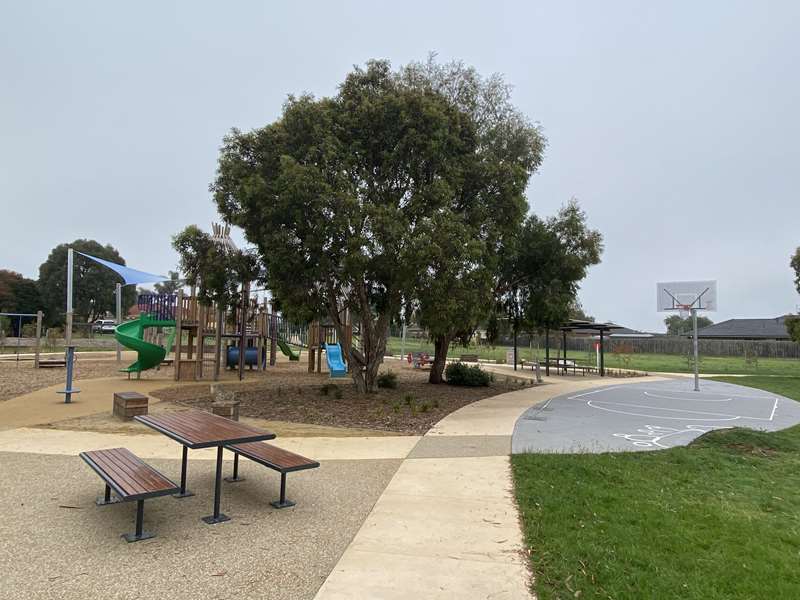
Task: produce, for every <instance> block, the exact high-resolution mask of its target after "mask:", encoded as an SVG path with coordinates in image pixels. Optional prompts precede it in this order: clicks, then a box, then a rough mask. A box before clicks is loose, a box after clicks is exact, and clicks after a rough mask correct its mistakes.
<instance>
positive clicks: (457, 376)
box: [444, 363, 491, 387]
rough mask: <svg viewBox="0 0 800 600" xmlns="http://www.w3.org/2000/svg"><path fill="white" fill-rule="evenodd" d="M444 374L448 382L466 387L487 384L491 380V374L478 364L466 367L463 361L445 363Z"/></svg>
mask: <svg viewBox="0 0 800 600" xmlns="http://www.w3.org/2000/svg"><path fill="white" fill-rule="evenodd" d="M444 376H445V379H447V383H448V384H450V385H463V386H466V387H481V386H488V385H489V382H490V381H491V375H490V374H489V373H487V372H486V371H484V370H482V369H481V368H480V367H479V366H478V365H474V366H472V367H468V366H467V365H465V364H463V363H450V364H449V365H447V369H445V372H444Z"/></svg>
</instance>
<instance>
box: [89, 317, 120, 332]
mask: <svg viewBox="0 0 800 600" xmlns="http://www.w3.org/2000/svg"><path fill="white" fill-rule="evenodd" d="M116 328H117V323H116V321H114V319H97V320H96V321H95V322H94V323H92V331H94V332H95V333H114V330H115V329H116Z"/></svg>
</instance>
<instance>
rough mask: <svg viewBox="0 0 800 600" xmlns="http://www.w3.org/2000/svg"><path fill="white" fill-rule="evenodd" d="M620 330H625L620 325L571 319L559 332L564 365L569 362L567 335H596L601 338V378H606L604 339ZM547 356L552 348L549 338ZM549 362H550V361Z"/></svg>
mask: <svg viewBox="0 0 800 600" xmlns="http://www.w3.org/2000/svg"><path fill="white" fill-rule="evenodd" d="M618 329H623V328H622V327H621V326H620V325H615V324H614V323H594V322H592V321H580V320H577V319H570V320H569V321H566V322H565V323H564V324H563V325H562V326H561V327H559V330H560V331H561V347H562V349H563V352H564V356H563V359H564V363H565V364H566V361H567V334H568V333H573V334H574V333H578V334H579V333H588V334H591V333H596V334H598V335H599V337H600V341H599V344H600V347H599V348H600V365H599V367H600V376H601V377H605V374H606V369H605V357H604V354H605V351H604V346H605V344H604V338H605V337H606V336H607V335H608V334H609V333H610V332H611V331H616V330H618ZM546 351H547V355H548V358H549V354H550V348H549V337H548V346H547V348H546ZM548 362H549V361H548ZM547 374H548V375H549V374H550V370H549V366H548V369H547Z"/></svg>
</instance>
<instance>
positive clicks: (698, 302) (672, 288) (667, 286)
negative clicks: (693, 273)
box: [657, 281, 717, 312]
mask: <svg viewBox="0 0 800 600" xmlns="http://www.w3.org/2000/svg"><path fill="white" fill-rule="evenodd" d="M657 302H658V309H657V310H658V311H659V312H665V311H671V310H688V309H692V308H695V309H697V310H708V311H715V310H717V282H716V281H668V282H663V283H659V284H658V285H657Z"/></svg>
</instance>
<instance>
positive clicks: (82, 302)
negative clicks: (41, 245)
mask: <svg viewBox="0 0 800 600" xmlns="http://www.w3.org/2000/svg"><path fill="white" fill-rule="evenodd" d="M69 247H72V248H73V249H74V250H75V251H77V252H84V253H86V254H91V255H92V256H96V257H98V258H103V259H105V260H109V261H112V262H115V263H117V264H121V265H124V264H125V259H124V258H122V256H120V254H119V252H117V250H116V249H115V248H114V247H113V246H111V245H105V246H103V245H102V244H100V243H99V242H96V241H94V240H75V241H74V242H72V243H71V244H59V245H58V246H56V247H55V248H53V250H51V251H50V255H49V256H48V257H47V260H46V261H45V262H44V263H42V265H41V266H40V267H39V281H38V287H39V292H40V293H41V297H42V302H43V304H44V306H45V313H46V318H47V322H48V323H49V324H51V325H57V324H59V325H60V324H62V323H63V322H64V315H65V312H66V294H67V293H66V288H67V249H68V248H69ZM73 277H74V279H73V284H74V286H73V291H74V299H73V306H74V310H75V317H76V318H75V321H76V322H80V321H87V322H88V321H94V320H95V319H97V318H99V317H103V316H105V315H106V313H113V312H114V311H116V300H115V298H114V289H115V286H116V284H117V282H122V278H121V277H120V276H119V275H117V274H116V273H115V272H114V271H112V270H111V269H109V268H107V267H104V266H103V265H100V264H98V263H96V262H94V261H93V260H90V259H88V258H85V257H83V256H81V255H80V254H75V272H74V275H73ZM135 302H136V290H135V289H134V288H133V287H132V286H123V288H122V312H123V314H126V313H127V312H128V309H129V308H130V307H131V306H133V304H134V303H135Z"/></svg>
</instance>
